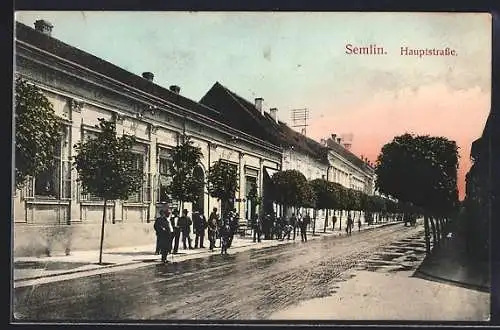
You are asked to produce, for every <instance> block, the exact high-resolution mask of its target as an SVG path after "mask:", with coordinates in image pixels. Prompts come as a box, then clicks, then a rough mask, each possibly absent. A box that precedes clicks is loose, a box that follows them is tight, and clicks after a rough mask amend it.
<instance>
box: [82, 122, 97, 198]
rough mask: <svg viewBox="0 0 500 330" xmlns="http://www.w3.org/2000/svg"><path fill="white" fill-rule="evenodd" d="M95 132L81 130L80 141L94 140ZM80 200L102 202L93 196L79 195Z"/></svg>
mask: <svg viewBox="0 0 500 330" xmlns="http://www.w3.org/2000/svg"><path fill="white" fill-rule="evenodd" d="M97 134H98V132H97V131H94V130H88V129H86V130H83V129H82V141H87V140H88V139H95V138H97ZM79 188H81V184H80V183H79ZM80 200H81V201H102V198H101V197H99V196H96V195H94V194H90V193H89V194H82V193H80Z"/></svg>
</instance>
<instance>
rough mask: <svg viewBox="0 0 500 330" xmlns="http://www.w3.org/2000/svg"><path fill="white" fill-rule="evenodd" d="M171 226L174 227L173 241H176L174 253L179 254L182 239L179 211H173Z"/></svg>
mask: <svg viewBox="0 0 500 330" xmlns="http://www.w3.org/2000/svg"><path fill="white" fill-rule="evenodd" d="M170 224H171V225H172V232H173V240H174V251H173V253H177V251H178V250H179V239H180V237H181V228H180V226H179V225H180V224H179V210H177V209H174V210H173V211H172V216H171V217H170Z"/></svg>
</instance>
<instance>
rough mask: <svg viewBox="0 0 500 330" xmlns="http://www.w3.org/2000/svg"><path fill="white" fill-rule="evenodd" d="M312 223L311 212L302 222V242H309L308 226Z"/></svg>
mask: <svg viewBox="0 0 500 330" xmlns="http://www.w3.org/2000/svg"><path fill="white" fill-rule="evenodd" d="M310 223H311V217H310V216H309V213H306V215H305V216H304V218H303V219H302V221H301V224H300V237H301V239H302V242H307V226H308V225H309V224H310Z"/></svg>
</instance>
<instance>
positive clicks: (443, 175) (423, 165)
mask: <svg viewBox="0 0 500 330" xmlns="http://www.w3.org/2000/svg"><path fill="white" fill-rule="evenodd" d="M458 159H459V155H458V146H457V144H456V142H455V141H450V140H448V139H446V138H444V137H435V136H429V135H420V136H416V135H413V134H403V135H401V136H397V137H395V138H394V139H393V140H392V141H391V142H390V143H387V144H386V145H384V147H383V148H382V151H381V153H380V155H379V157H378V159H377V166H376V171H375V173H376V175H377V180H376V186H377V188H378V190H379V191H380V192H382V193H384V194H388V195H391V196H394V197H395V198H397V199H398V200H399V201H401V202H403V203H411V204H412V205H414V206H415V207H417V208H418V209H420V210H421V212H422V214H423V215H424V226H425V236H426V245H427V252H428V253H429V252H430V236H431V234H432V238H433V241H434V244H435V245H438V244H439V241H440V239H441V238H442V236H443V235H444V233H445V228H444V227H445V225H446V224H448V223H449V221H450V220H451V219H452V218H454V217H455V216H456V213H457V210H458V206H459V200H458V189H457V170H458ZM431 231H432V233H431Z"/></svg>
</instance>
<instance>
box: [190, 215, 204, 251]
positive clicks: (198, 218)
mask: <svg viewBox="0 0 500 330" xmlns="http://www.w3.org/2000/svg"><path fill="white" fill-rule="evenodd" d="M193 226H194V233H195V237H194V248H195V249H197V248H198V241H199V243H200V244H199V246H200V248H201V249H204V248H205V247H204V246H203V241H204V238H205V229H206V228H207V219H205V215H203V213H200V212H198V211H194V212H193Z"/></svg>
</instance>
